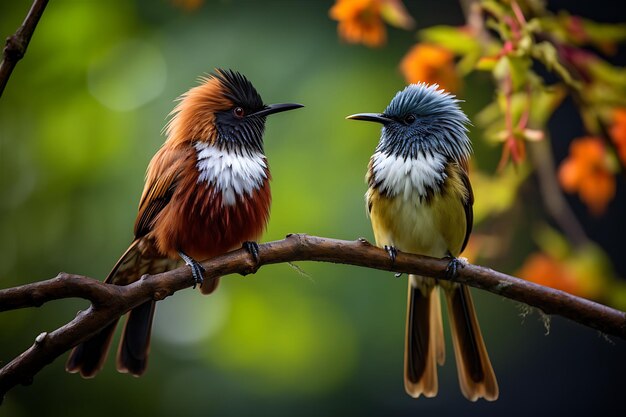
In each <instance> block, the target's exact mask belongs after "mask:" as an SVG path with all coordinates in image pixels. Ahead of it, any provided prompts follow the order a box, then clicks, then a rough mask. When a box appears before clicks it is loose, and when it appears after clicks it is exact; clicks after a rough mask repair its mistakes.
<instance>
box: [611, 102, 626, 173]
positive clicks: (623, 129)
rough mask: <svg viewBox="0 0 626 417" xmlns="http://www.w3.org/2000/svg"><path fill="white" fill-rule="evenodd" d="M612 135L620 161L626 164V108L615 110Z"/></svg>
mask: <svg viewBox="0 0 626 417" xmlns="http://www.w3.org/2000/svg"><path fill="white" fill-rule="evenodd" d="M610 135H611V139H613V142H614V143H615V147H616V148H617V154H618V155H619V159H621V160H622V163H624V164H626V108H617V109H615V110H613V125H612V126H611V129H610Z"/></svg>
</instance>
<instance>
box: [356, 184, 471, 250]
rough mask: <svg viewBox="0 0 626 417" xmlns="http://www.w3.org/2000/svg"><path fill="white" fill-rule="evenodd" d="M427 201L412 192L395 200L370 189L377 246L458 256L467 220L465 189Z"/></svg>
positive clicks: (368, 197) (369, 196) (437, 195)
mask: <svg viewBox="0 0 626 417" xmlns="http://www.w3.org/2000/svg"><path fill="white" fill-rule="evenodd" d="M442 191H443V192H441V193H438V194H435V195H434V196H432V197H431V198H429V199H428V200H427V199H425V198H420V196H419V195H417V194H416V193H413V194H411V195H409V196H405V195H403V194H398V195H396V196H393V197H387V196H383V195H381V194H380V193H379V192H378V191H377V190H375V189H370V190H369V191H368V193H367V200H368V204H369V206H370V207H371V209H370V218H371V221H372V228H373V230H374V237H375V238H376V244H377V245H378V246H381V247H382V246H385V245H387V246H394V247H396V249H398V250H400V251H403V252H411V253H418V254H421V255H428V256H434V257H439V258H441V257H444V256H446V255H448V254H450V255H452V256H458V255H459V254H460V252H461V246H462V245H463V241H464V239H465V233H466V230H467V223H466V222H467V220H466V216H465V211H464V207H463V201H464V198H465V196H464V195H463V192H462V190H455V189H454V188H453V187H445V188H444V189H443V190H442Z"/></svg>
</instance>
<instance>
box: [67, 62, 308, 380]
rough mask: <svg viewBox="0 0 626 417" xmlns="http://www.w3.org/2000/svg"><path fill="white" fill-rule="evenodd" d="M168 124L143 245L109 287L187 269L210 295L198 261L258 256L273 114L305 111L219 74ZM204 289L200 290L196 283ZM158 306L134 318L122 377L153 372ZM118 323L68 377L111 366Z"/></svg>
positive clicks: (90, 345)
mask: <svg viewBox="0 0 626 417" xmlns="http://www.w3.org/2000/svg"><path fill="white" fill-rule="evenodd" d="M179 100H180V101H179V103H178V105H177V106H176V107H175V108H174V110H173V111H172V118H171V120H170V121H169V123H168V124H167V126H166V133H167V140H166V141H165V143H164V144H163V146H162V147H161V148H160V149H159V151H158V152H157V153H156V154H155V155H154V157H153V158H152V160H151V161H150V164H149V165H148V170H147V173H146V183H145V186H144V190H143V194H142V196H141V201H140V203H139V213H138V214H137V220H136V222H135V239H134V240H133V242H132V243H131V244H130V247H129V248H128V249H127V250H126V252H125V253H124V254H123V255H122V257H121V258H120V259H119V261H117V263H116V264H115V266H114V267H113V269H112V271H111V272H110V273H109V275H108V277H107V278H106V280H105V282H107V283H109V284H116V285H127V284H129V283H132V282H134V281H136V280H138V279H139V278H140V277H141V276H142V275H144V274H157V273H160V272H164V271H166V270H169V269H173V268H175V267H177V266H178V265H179V264H180V263H181V261H184V262H185V263H186V264H187V265H189V266H190V267H191V270H192V273H193V277H194V280H195V283H196V284H200V289H201V291H202V292H203V293H204V294H209V293H211V292H213V291H214V290H215V288H216V287H217V284H218V281H219V279H217V278H216V279H213V280H211V281H208V280H207V281H206V282H203V281H204V277H203V273H204V269H203V268H202V266H201V265H200V263H199V262H198V261H204V260H207V259H211V258H214V257H216V256H218V255H221V254H224V253H226V252H228V251H230V250H232V249H234V248H236V247H239V246H241V245H243V246H244V247H245V248H246V249H247V250H248V251H249V252H250V253H251V254H252V255H253V256H255V257H257V256H258V247H257V245H256V243H254V240H255V239H257V238H258V237H259V236H260V235H261V233H262V232H263V231H264V230H265V227H266V224H267V221H268V218H269V211H270V202H271V193H270V184H269V182H270V178H271V177H270V171H269V167H268V163H267V159H266V157H265V154H264V151H263V133H264V130H265V121H266V118H267V116H269V115H271V114H274V113H278V112H282V111H286V110H291V109H296V108H299V107H302V105H300V104H291V103H287V104H272V105H265V104H263V100H262V99H261V96H260V95H259V93H257V91H256V89H255V88H254V86H253V85H252V83H250V81H248V79H246V78H245V77H244V76H243V75H241V74H240V73H238V72H235V71H232V70H222V69H216V70H215V72H214V73H213V74H211V75H210V76H208V77H206V78H202V79H201V84H200V85H198V86H197V87H194V88H192V89H190V90H189V91H188V92H187V93H185V94H183V95H182V96H181V97H180V99H179ZM194 286H195V285H194ZM154 309H155V302H154V301H148V302H146V303H145V304H143V305H140V306H138V307H136V308H134V309H133V310H131V311H130V313H129V314H128V319H127V321H126V325H125V327H124V331H123V336H122V339H121V341H120V345H119V349H118V353H117V369H118V371H120V372H127V373H130V374H132V375H135V376H139V375H141V374H143V373H144V372H145V370H146V366H147V360H148V352H149V349H150V332H151V328H152V318H153V315H154ZM116 325H117V320H116V321H115V322H113V323H111V324H110V325H109V326H107V327H106V328H105V329H103V330H102V331H100V332H99V333H97V334H96V335H94V336H93V337H92V338H91V339H88V340H87V341H85V342H83V343H81V344H80V345H78V346H76V347H75V348H74V350H72V352H71V354H70V357H69V359H68V361H67V365H66V369H67V370H68V371H69V372H72V373H73V372H80V374H81V375H82V376H83V377H85V378H89V377H93V376H95V374H96V373H98V371H99V370H100V369H101V368H102V366H103V364H104V361H105V359H106V356H107V352H108V350H109V346H110V344H111V339H112V337H113V333H114V331H115V327H116Z"/></svg>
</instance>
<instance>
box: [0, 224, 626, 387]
mask: <svg viewBox="0 0 626 417" xmlns="http://www.w3.org/2000/svg"><path fill="white" fill-rule="evenodd" d="M295 261H319V262H331V263H340V264H350V265H356V266H361V267H366V268H374V269H380V270H386V271H393V272H403V273H413V274H419V275H424V276H430V277H434V278H438V279H442V280H444V279H448V278H447V277H446V268H447V266H448V260H446V259H436V258H431V257H427V256H420V255H413V254H408V253H402V252H399V253H398V256H397V257H396V259H395V261H392V260H391V259H390V257H389V256H388V254H387V252H386V251H384V250H382V249H380V248H377V247H375V246H373V245H371V244H370V243H368V242H367V241H365V240H363V239H359V240H356V241H346V240H336V239H329V238H323V237H315V236H308V235H303V234H294V235H289V236H287V238H286V239H284V240H280V241H275V242H269V243H264V244H261V245H260V246H259V261H258V262H255V261H254V259H252V257H251V256H250V255H249V254H248V252H246V251H245V250H237V251H233V252H230V253H227V254H226V255H223V256H220V257H218V258H215V259H213V260H211V261H208V262H205V263H204V264H203V266H204V267H205V269H206V279H211V278H214V277H220V276H224V275H228V274H235V273H237V274H241V275H246V274H251V273H254V272H256V271H257V270H258V268H260V267H261V266H263V265H270V264H277V263H284V262H295ZM454 280H455V281H456V282H459V283H463V284H467V285H470V286H472V287H476V288H480V289H483V290H486V291H489V292H492V293H494V294H498V295H500V296H503V297H507V298H510V299H512V300H516V301H520V302H522V303H525V304H528V305H531V306H533V307H536V308H539V309H540V310H542V311H543V312H544V313H546V314H556V315H560V316H563V317H566V318H568V319H570V320H573V321H576V322H578V323H581V324H583V325H585V326H589V327H592V328H594V329H597V330H599V331H601V332H603V333H606V334H608V335H613V336H617V337H620V338H622V339H626V313H624V312H622V311H619V310H615V309H612V308H610V307H607V306H604V305H602V304H598V303H595V302H593V301H589V300H586V299H583V298H579V297H576V296H574V295H571V294H568V293H566V292H563V291H559V290H555V289H552V288H548V287H543V286H541V285H537V284H534V283H532V282H529V281H526V280H523V279H519V278H515V277H513V276H510V275H506V274H503V273H501V272H497V271H494V270H492V269H489V268H485V267H482V266H477V265H466V266H465V267H463V268H460V269H459V272H458V276H457V277H456V278H455V279H454ZM192 285H193V278H192V276H191V271H190V269H189V268H187V267H183V268H179V269H176V270H173V271H169V272H165V273H163V274H158V275H154V276H148V275H146V276H144V277H142V278H141V279H140V280H139V281H137V282H135V283H133V284H131V285H128V286H116V285H108V284H104V283H102V282H100V281H97V280H94V279H92V278H88V277H84V276H80V275H72V274H66V273H60V274H59V275H58V276H57V277H56V278H52V279H50V280H47V281H41V282H35V283H32V284H27V285H23V286H20V287H15V288H9V289H5V290H0V312H2V311H8V310H14V309H19V308H25V307H37V306H41V305H42V304H44V303H46V302H48V301H52V300H57V299H62V298H75V297H78V298H84V299H87V300H89V301H90V302H91V306H90V307H89V308H88V309H87V310H85V311H81V312H79V313H78V315H77V316H76V317H75V318H74V320H72V321H71V322H69V323H67V324H66V325H64V326H62V327H60V328H59V329H56V330H54V331H52V332H50V333H45V332H44V333H41V334H40V335H39V336H37V337H36V339H35V343H34V344H33V345H32V346H31V347H30V348H29V349H28V350H26V351H25V352H23V353H22V354H21V355H19V356H18V357H17V358H15V359H13V360H12V361H11V362H9V363H8V364H6V365H5V366H4V367H3V368H2V369H0V398H2V396H4V394H5V393H6V392H7V391H8V390H10V389H11V388H13V387H14V386H16V385H18V384H30V383H31V382H32V380H33V377H34V376H35V375H36V374H37V373H38V372H39V371H40V370H41V369H42V368H43V367H44V366H46V365H47V364H49V363H51V362H52V361H53V360H55V359H56V358H57V357H59V356H60V355H62V354H63V353H65V352H66V351H68V350H69V349H71V348H72V347H73V346H75V345H77V344H78V343H80V342H82V341H84V340H86V339H88V338H89V337H90V336H91V335H93V334H95V333H96V332H98V331H99V330H100V329H102V328H103V327H105V326H106V325H107V324H109V323H111V322H112V321H113V320H115V319H117V318H118V317H120V316H121V315H123V314H124V313H126V312H127V311H128V310H130V309H132V308H133V307H136V306H138V305H140V304H142V303H144V302H145V301H147V300H150V299H154V300H162V299H163V298H165V297H167V296H170V295H172V294H174V293H175V292H176V291H179V290H182V289H184V288H188V287H190V286H192Z"/></svg>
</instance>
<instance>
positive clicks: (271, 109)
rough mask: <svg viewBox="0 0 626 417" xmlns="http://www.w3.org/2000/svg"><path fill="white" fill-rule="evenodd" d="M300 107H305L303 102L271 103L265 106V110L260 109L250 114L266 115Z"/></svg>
mask: <svg viewBox="0 0 626 417" xmlns="http://www.w3.org/2000/svg"><path fill="white" fill-rule="evenodd" d="M300 107H304V106H303V105H302V104H296V103H280V104H270V105H267V106H265V107H264V108H263V110H259V111H258V112H256V113H252V114H251V115H250V116H259V117H265V116H269V115H270V114H274V113H280V112H281V111H287V110H294V109H299V108H300Z"/></svg>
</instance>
